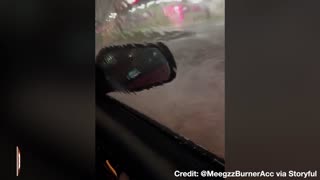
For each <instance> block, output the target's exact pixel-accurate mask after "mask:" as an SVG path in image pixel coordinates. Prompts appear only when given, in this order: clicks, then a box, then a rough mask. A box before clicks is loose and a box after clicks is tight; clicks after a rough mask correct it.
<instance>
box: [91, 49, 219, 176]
mask: <svg viewBox="0 0 320 180" xmlns="http://www.w3.org/2000/svg"><path fill="white" fill-rule="evenodd" d="M96 73H97V74H96V96H97V97H96V103H97V108H96V109H97V112H96V116H97V117H96V118H97V119H96V162H97V177H98V178H101V179H106V178H108V179H119V178H120V177H121V178H122V177H123V175H124V174H126V175H127V176H128V177H129V178H130V179H154V180H170V179H175V178H176V177H175V176H174V172H175V171H176V170H179V171H185V172H189V171H191V170H194V171H196V170H199V171H200V170H213V171H216V172H221V171H224V160H223V159H220V158H218V157H217V156H216V155H214V154H212V153H210V152H208V151H206V150H205V149H203V148H201V147H199V146H198V145H196V144H194V143H193V142H191V141H189V140H187V139H185V138H183V137H182V136H179V135H178V134H176V133H174V132H172V131H171V130H170V129H168V128H166V127H164V126H163V125H161V124H159V123H157V122H156V121H154V120H152V119H151V118H149V117H147V116H145V115H144V114H142V113H140V112H138V111H137V110H135V109H133V108H134V107H133V108H131V107H129V106H127V105H124V104H122V103H121V102H119V101H117V100H116V99H114V98H112V97H110V96H108V95H106V93H110V92H126V93H134V92H136V91H142V90H145V89H150V88H156V86H159V85H163V84H165V83H169V82H171V81H173V80H174V79H175V77H176V73H177V66H176V63H175V60H174V57H173V55H172V54H171V52H170V50H169V48H168V47H167V46H166V45H164V44H163V43H156V44H143V45H142V44H131V45H124V46H113V47H107V48H103V49H101V50H100V52H99V53H98V55H97V58H96ZM121 178H120V179H121ZM182 179H183V178H182Z"/></svg>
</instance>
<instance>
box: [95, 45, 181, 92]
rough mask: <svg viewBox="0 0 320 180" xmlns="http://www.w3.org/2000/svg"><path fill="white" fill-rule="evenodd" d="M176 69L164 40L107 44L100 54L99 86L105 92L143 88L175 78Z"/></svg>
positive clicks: (130, 90) (98, 61) (98, 60)
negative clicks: (119, 44)
mask: <svg viewBox="0 0 320 180" xmlns="http://www.w3.org/2000/svg"><path fill="white" fill-rule="evenodd" d="M176 69H177V67H176V63H175V60H174V57H173V55H172V54H171V52H170V50H169V48H168V47H167V46H166V45H164V44H163V43H157V44H129V45H124V46H112V47H106V48H103V49H101V50H100V52H99V53H98V55H97V57H96V71H97V73H96V74H97V75H96V76H99V77H96V78H100V81H96V83H98V84H96V86H97V88H103V89H104V93H108V92H135V91H141V90H144V89H150V88H152V87H154V86H159V85H162V84H164V83H168V82H170V81H172V80H173V79H174V78H175V77H176ZM101 83H104V84H103V85H102V84H101ZM100 91H101V89H100Z"/></svg>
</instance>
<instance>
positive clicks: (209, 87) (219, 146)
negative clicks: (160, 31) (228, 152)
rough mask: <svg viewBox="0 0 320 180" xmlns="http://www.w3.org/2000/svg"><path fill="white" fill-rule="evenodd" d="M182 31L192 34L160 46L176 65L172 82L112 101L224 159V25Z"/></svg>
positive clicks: (192, 27)
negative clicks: (166, 47) (119, 102)
mask: <svg viewBox="0 0 320 180" xmlns="http://www.w3.org/2000/svg"><path fill="white" fill-rule="evenodd" d="M184 31H186V32H192V33H191V34H192V35H191V36H187V37H182V38H178V39H172V40H170V39H168V40H167V41H164V43H165V44H166V45H167V46H168V47H169V48H170V50H171V51H172V53H173V55H174V57H175V59H176V62H177V67H178V70H177V77H176V79H175V80H173V81H172V82H170V83H168V84H165V85H163V86H160V87H155V88H153V89H150V90H145V91H142V92H139V93H136V94H131V95H128V94H121V93H114V94H112V96H113V97H115V98H116V99H118V100H120V101H121V102H124V103H125V104H128V105H130V106H131V107H133V108H134V109H136V110H138V111H140V112H142V113H144V114H146V115H147V116H149V117H151V118H153V119H154V120H156V121H158V122H160V123H161V124H163V125H165V126H167V127H169V128H170V129H172V130H173V131H175V132H177V133H178V134H180V135H182V136H184V137H185V138H187V139H190V140H192V141H193V142H195V143H197V144H198V145H200V146H202V147H204V148H205V149H207V150H209V151H211V152H213V153H215V154H216V155H218V156H220V157H224V148H225V146H224V141H225V136H224V134H225V130H224V129H225V126H224V122H225V116H224V103H225V100H224V99H225V98H224V80H225V78H224V65H225V61H224V60H225V55H224V53H225V46H224V24H221V23H220V24H217V23H204V24H198V25H194V26H190V27H187V28H184Z"/></svg>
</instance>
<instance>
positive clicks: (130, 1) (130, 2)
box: [127, 0, 139, 4]
mask: <svg viewBox="0 0 320 180" xmlns="http://www.w3.org/2000/svg"><path fill="white" fill-rule="evenodd" d="M127 2H128V3H129V4H136V3H138V2H139V0H127Z"/></svg>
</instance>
